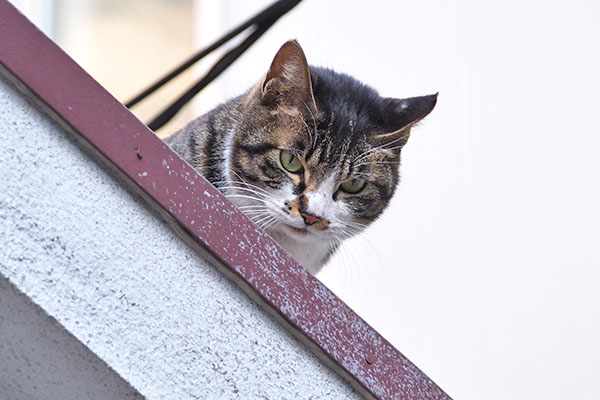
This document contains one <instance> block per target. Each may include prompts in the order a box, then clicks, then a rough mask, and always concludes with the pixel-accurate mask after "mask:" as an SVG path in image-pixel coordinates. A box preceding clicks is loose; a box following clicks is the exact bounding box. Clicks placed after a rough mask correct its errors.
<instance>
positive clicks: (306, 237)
mask: <svg viewBox="0 0 600 400" xmlns="http://www.w3.org/2000/svg"><path fill="white" fill-rule="evenodd" d="M436 98H437V94H436V95H430V96H423V97H414V98H408V99H392V98H383V97H380V96H379V95H378V94H377V92H375V91H374V90H373V89H371V88H369V87H368V86H366V85H363V84H362V83H360V82H358V81H357V80H355V79H354V78H352V77H350V76H348V75H344V74H339V73H336V72H333V71H331V70H328V69H323V68H318V67H313V66H310V67H309V66H308V64H307V62H306V58H305V56H304V53H303V51H302V49H301V48H300V46H299V45H298V43H297V42H295V41H290V42H287V43H285V44H284V45H283V46H282V48H281V49H280V50H279V52H278V53H277V55H276V56H275V58H274V60H273V62H272V64H271V67H270V69H269V71H268V73H267V74H266V75H265V77H264V78H263V79H262V80H261V82H259V83H258V84H257V85H256V86H255V87H253V88H252V89H250V90H249V91H248V92H246V93H245V94H243V95H241V96H239V97H236V98H234V99H232V100H230V101H228V102H226V103H224V104H222V105H220V106H218V107H217V108H215V109H214V110H212V111H210V112H209V113H207V114H205V115H203V116H201V117H200V118H198V119H196V120H194V121H192V122H191V123H190V124H189V125H187V126H186V127H185V128H184V129H182V130H181V131H179V132H177V133H176V134H174V135H173V136H171V137H170V138H168V139H167V142H168V144H169V145H170V146H171V147H172V148H173V150H174V151H176V152H177V153H178V154H179V155H181V156H182V157H183V158H184V159H185V160H186V161H188V162H189V163H190V164H191V165H192V166H193V167H194V168H196V169H197V170H198V171H199V172H200V173H201V174H202V175H204V176H205V177H206V178H207V179H208V180H209V181H210V182H211V183H212V184H213V185H215V187H217V188H218V189H219V190H221V191H222V192H223V193H224V194H225V195H226V196H228V197H229V198H230V199H231V200H232V201H233V202H234V203H235V204H236V205H238V206H239V207H240V208H241V210H242V211H244V212H245V213H246V214H247V215H248V216H249V217H250V218H252V219H253V220H254V221H255V222H256V223H257V224H258V225H259V226H261V227H262V228H263V229H265V231H267V232H268V233H269V234H270V235H271V236H272V237H273V238H274V239H275V240H277V241H278V242H279V243H280V244H281V245H282V246H283V247H284V248H286V249H287V250H288V251H289V252H290V253H291V254H292V255H293V256H294V257H295V258H296V259H297V260H298V261H299V262H300V263H301V264H302V265H304V266H305V267H306V268H307V269H308V270H309V271H310V272H311V273H313V274H314V273H316V272H318V271H319V270H320V269H321V268H322V267H323V265H324V264H325V263H326V262H327V260H328V259H329V257H330V256H331V255H332V254H333V253H334V252H335V250H336V249H337V248H338V246H339V245H340V243H341V242H343V241H344V240H345V239H347V238H349V237H351V236H353V235H355V234H357V233H359V232H361V231H362V230H364V229H365V228H366V227H367V226H368V225H369V224H370V223H371V222H373V221H374V220H375V219H376V218H378V217H379V216H380V215H381V213H382V212H383V210H384V209H385V208H386V207H387V205H388V204H389V201H390V199H391V197H392V196H393V194H394V192H395V189H396V186H397V184H398V168H399V164H400V154H401V149H402V147H403V146H404V145H405V144H406V141H407V140H408V136H409V133H410V129H411V127H412V126H413V125H414V124H415V123H416V122H418V121H419V120H421V119H422V118H423V117H425V116H426V115H427V114H428V113H429V112H430V111H431V110H432V109H433V107H434V106H435V103H436ZM284 150H287V151H291V152H292V153H293V154H294V155H295V156H296V157H297V158H298V159H299V160H300V162H301V163H302V167H303V168H302V170H301V171H298V172H296V173H291V172H288V171H287V170H286V169H285V168H284V167H283V165H282V162H281V159H280V157H281V152H282V151H284ZM351 178H357V179H360V180H364V181H365V182H366V185H365V186H364V188H363V189H362V190H360V191H359V192H358V193H354V194H352V193H348V192H346V191H344V190H342V188H341V187H340V185H341V183H342V182H344V181H346V180H348V179H351Z"/></svg>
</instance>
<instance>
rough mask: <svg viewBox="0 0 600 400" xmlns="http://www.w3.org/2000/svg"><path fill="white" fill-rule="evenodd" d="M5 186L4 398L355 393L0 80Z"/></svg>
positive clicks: (1, 181)
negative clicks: (64, 352) (109, 386)
mask: <svg viewBox="0 0 600 400" xmlns="http://www.w3.org/2000/svg"><path fill="white" fill-rule="evenodd" d="M0 185H1V186H0V188H1V190H0V243H1V244H2V245H1V250H0V399H2V400H4V399H11V400H12V399H71V398H79V399H84V398H85V399H87V398H94V399H103V398H107V396H112V398H136V397H135V393H134V390H132V389H131V388H130V387H129V386H128V385H126V384H124V382H123V380H124V381H126V382H129V383H130V384H131V386H132V387H133V388H134V389H135V391H137V392H139V393H140V394H141V395H142V396H143V397H144V398H147V399H260V398H271V399H309V398H314V399H325V398H326V399H358V398H359V397H360V396H359V395H358V394H356V392H355V391H354V390H353V389H351V387H350V386H349V385H348V384H347V383H346V382H344V381H343V380H342V379H341V378H340V377H339V376H337V375H336V374H335V373H334V372H333V371H331V370H330V369H329V368H327V367H325V366H324V365H323V364H322V363H321V362H320V361H319V360H318V359H317V358H316V357H315V356H314V355H313V354H312V353H311V352H310V351H309V350H308V349H307V348H306V347H305V346H304V345H303V344H301V343H300V342H298V341H297V340H296V339H294V338H293V337H292V335H291V334H289V333H288V332H287V331H286V330H285V329H284V328H283V327H282V326H281V325H280V324H279V323H277V322H276V321H275V320H274V319H273V318H272V317H270V316H269V315H268V314H267V312H266V311H265V310H263V309H261V308H260V307H258V306H257V305H256V304H255V303H254V302H253V301H251V300H250V299H249V298H248V296H247V295H246V294H244V293H243V292H242V291H241V290H240V289H238V287H237V286H235V285H234V284H233V283H231V282H230V281H229V280H228V279H227V278H225V277H223V276H222V275H221V273H219V272H217V270H216V269H215V268H214V267H213V266H211V265H209V264H208V262H207V261H206V260H205V259H204V258H203V257H202V256H201V255H199V254H198V252H197V251H195V250H193V249H191V248H190V247H188V246H187V245H186V244H185V243H184V241H183V240H182V239H181V238H179V237H178V236H177V235H175V233H174V232H173V230H172V229H171V228H170V227H169V226H168V225H167V224H166V223H165V222H164V221H163V220H162V219H161V218H159V217H158V216H157V215H156V214H155V213H154V212H152V211H151V210H150V209H149V207H148V206H147V204H146V203H145V202H143V201H141V200H140V199H139V198H138V197H137V196H136V195H134V194H133V193H131V192H130V191H129V190H127V189H126V187H125V186H124V185H122V184H121V182H120V181H119V180H118V179H116V177H115V176H113V174H112V173H109V172H108V171H107V170H106V169H105V168H102V167H101V166H100V165H98V164H97V163H96V162H95V161H94V159H93V158H92V157H90V155H89V154H88V153H86V152H83V151H81V149H80V147H79V146H78V145H77V144H75V142H74V140H73V139H72V138H71V137H70V135H69V134H68V133H67V132H65V131H64V129H63V128H61V127H60V126H58V125H57V124H55V123H54V122H52V121H51V120H50V119H49V118H48V117H47V116H46V115H45V114H43V113H42V112H40V111H39V110H38V108H37V107H35V106H34V105H33V104H31V103H29V102H27V101H26V100H25V99H24V98H23V97H22V96H21V94H20V93H18V92H17V91H16V90H15V89H14V88H13V87H11V85H9V84H7V82H6V81H5V80H4V78H2V77H0ZM6 280H8V281H9V282H10V283H11V284H12V285H14V287H13V286H12V285H10V284H7V282H6ZM15 288H16V290H18V291H19V292H21V293H24V294H25V295H26V296H21V295H18V294H16V290H15ZM25 303H27V304H25ZM30 303H31V304H30ZM32 304H36V305H37V306H39V307H40V309H41V310H40V309H38V308H37V307H36V306H32ZM14 313H19V315H14ZM46 314H47V315H46ZM48 316H50V317H51V318H54V319H55V320H56V322H57V324H56V323H48V321H47V320H48V319H49V318H48ZM40 320H43V321H42V322H40ZM5 324H6V325H5ZM16 324H18V325H20V326H15V325H16ZM28 330H29V332H27V331H28ZM23 331H25V332H27V333H28V334H23ZM53 339H56V340H53ZM76 341H78V343H76V344H73V342H76ZM43 344H47V346H48V347H49V348H48V349H44V348H43V346H42V345H43ZM38 349H39V351H38ZM60 350H64V351H66V352H69V353H68V354H63V353H62V352H61V351H60ZM98 359H101V360H102V361H103V362H104V363H106V365H104V364H103V363H102V362H98ZM109 367H110V368H112V370H113V371H114V372H113V371H106V370H107V369H108V368H109ZM115 372H116V374H115ZM117 374H118V376H117ZM119 376H120V378H119ZM65 377H66V378H68V380H65V381H63V380H64V379H65ZM114 382H117V383H119V384H120V386H118V387H116V388H115V387H113V388H112V390H111V391H107V390H102V389H103V386H104V384H111V385H112V384H114ZM86 391H89V392H90V393H93V395H92V394H89V393H86Z"/></svg>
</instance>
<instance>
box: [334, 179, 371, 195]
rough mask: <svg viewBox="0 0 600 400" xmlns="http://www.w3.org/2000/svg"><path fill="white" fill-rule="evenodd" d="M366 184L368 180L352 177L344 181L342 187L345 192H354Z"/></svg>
mask: <svg viewBox="0 0 600 400" xmlns="http://www.w3.org/2000/svg"><path fill="white" fill-rule="evenodd" d="M366 184H367V182H366V181H363V180H362V179H358V178H350V179H348V180H347V181H345V182H342V184H341V185H340V187H341V188H342V190H343V191H344V192H347V193H352V194H354V193H358V192H360V191H361V190H363V188H364V187H365V185H366Z"/></svg>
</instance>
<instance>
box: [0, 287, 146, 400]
mask: <svg viewBox="0 0 600 400" xmlns="http://www.w3.org/2000/svg"><path fill="white" fill-rule="evenodd" d="M36 398H43V399H60V400H81V399H89V400H112V399H143V397H142V396H140V394H139V393H137V392H136V391H135V390H134V389H133V388H132V387H131V386H130V385H129V384H128V383H127V382H125V381H124V380H123V379H122V378H121V377H120V376H119V375H118V374H116V373H115V372H114V371H113V370H111V369H110V367H108V366H107V365H106V363H104V362H103V361H102V360H101V359H99V358H98V357H97V356H96V355H95V354H93V353H92V352H91V351H90V350H89V349H88V348H87V347H86V346H84V345H83V344H82V343H81V342H80V341H79V340H77V339H76V338H75V337H73V336H72V335H70V334H69V333H68V332H67V331H66V330H65V328H64V327H62V326H61V325H60V324H58V323H57V322H56V320H54V319H53V318H51V317H49V316H48V315H47V314H46V313H45V312H44V311H42V310H41V309H40V308H39V307H37V306H36V305H35V304H33V303H32V302H31V300H30V299H29V298H28V297H27V296H26V295H24V294H23V293H21V292H19V291H18V290H17V289H16V288H15V286H14V285H13V284H12V283H10V282H9V281H8V280H7V279H6V278H5V277H4V276H2V275H0V399H2V400H18V399H36Z"/></svg>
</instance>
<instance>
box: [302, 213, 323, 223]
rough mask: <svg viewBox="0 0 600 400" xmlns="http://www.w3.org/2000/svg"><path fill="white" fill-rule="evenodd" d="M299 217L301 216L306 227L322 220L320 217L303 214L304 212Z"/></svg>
mask: <svg viewBox="0 0 600 400" xmlns="http://www.w3.org/2000/svg"><path fill="white" fill-rule="evenodd" d="M300 215H302V219H304V223H305V224H306V225H312V224H316V223H317V222H320V221H322V220H323V219H322V218H320V217H317V216H315V215H312V214H309V213H305V212H301V213H300Z"/></svg>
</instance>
